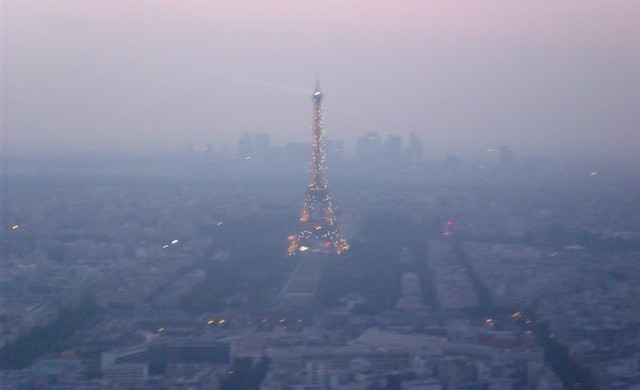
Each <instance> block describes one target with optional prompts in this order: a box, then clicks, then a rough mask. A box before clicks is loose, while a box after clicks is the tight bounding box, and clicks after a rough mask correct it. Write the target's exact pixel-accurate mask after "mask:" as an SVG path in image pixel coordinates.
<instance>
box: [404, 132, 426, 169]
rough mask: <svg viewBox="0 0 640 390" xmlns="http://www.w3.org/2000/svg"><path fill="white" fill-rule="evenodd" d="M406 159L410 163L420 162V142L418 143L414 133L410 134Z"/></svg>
mask: <svg viewBox="0 0 640 390" xmlns="http://www.w3.org/2000/svg"><path fill="white" fill-rule="evenodd" d="M407 157H408V158H409V161H411V162H420V161H422V141H420V139H419V138H418V136H417V135H416V132H415V131H412V132H411V138H409V146H408V147H407Z"/></svg>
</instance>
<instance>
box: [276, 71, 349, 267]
mask: <svg viewBox="0 0 640 390" xmlns="http://www.w3.org/2000/svg"><path fill="white" fill-rule="evenodd" d="M312 99H313V122H312V126H311V131H312V139H311V163H310V165H309V182H308V185H307V196H306V199H305V201H304V205H303V206H302V212H301V213H300V230H299V232H298V233H297V234H296V235H293V236H289V248H288V250H287V252H288V254H289V255H293V254H295V253H297V252H305V251H308V250H310V251H317V250H329V249H330V248H332V247H333V250H334V251H335V252H336V253H338V254H340V253H343V252H345V251H346V250H347V249H349V244H348V243H347V241H346V240H345V239H344V237H343V236H342V234H341V233H340V231H339V230H338V225H337V221H336V217H335V214H334V212H333V206H332V205H331V198H330V197H329V189H328V186H327V176H326V173H327V161H326V160H327V155H326V151H325V145H324V130H323V127H322V101H323V99H324V96H323V94H322V92H321V91H320V87H319V85H318V84H317V82H316V89H315V91H314V92H313V95H312Z"/></svg>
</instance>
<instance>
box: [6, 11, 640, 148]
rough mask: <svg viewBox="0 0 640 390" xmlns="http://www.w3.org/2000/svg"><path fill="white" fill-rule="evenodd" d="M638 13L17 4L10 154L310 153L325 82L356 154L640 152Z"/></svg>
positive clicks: (9, 24) (9, 81)
mask: <svg viewBox="0 0 640 390" xmlns="http://www.w3.org/2000/svg"><path fill="white" fill-rule="evenodd" d="M63 5H64V7H63ZM638 7H640V5H638V4H637V3H636V2H632V1H617V2H615V3H613V4H611V3H604V2H598V1H594V2H577V1H566V2H562V3H560V4H558V3H556V2H553V3H551V2H529V1H527V2H524V3H519V4H518V5H513V4H511V3H510V2H505V1H493V2H488V3H486V4H483V5H478V6H473V7H470V6H468V5H465V4H463V3H460V2H454V3H447V5H439V4H438V3H422V2H408V3H406V4H404V5H403V6H393V5H392V4H391V3H387V2H376V4H369V3H366V4H365V3H359V2H353V3H350V4H348V5H344V4H339V3H337V2H332V1H328V2H322V3H317V4H314V5H309V6H306V5H305V6H301V5H299V4H297V3H295V2H290V1H279V2H277V3H275V4H272V6H270V7H266V6H263V5H260V4H254V3H252V2H248V1H247V2H241V3H238V4H236V5H228V6H226V7H222V6H219V5H215V4H208V3H204V2H198V1H193V2H188V3H185V4H182V5H181V6H177V5H173V4H171V3H167V2H149V1H142V2H137V3H136V5H135V6H131V5H126V6H125V5H124V3H119V2H111V1H98V2H94V3H92V4H91V5H88V4H85V3H83V2H77V1H71V2H68V1H67V2H64V4H63V2H61V1H55V0H54V1H50V2H47V3H42V2H35V1H21V2H14V1H7V2H5V3H4V4H3V12H2V18H3V23H2V24H3V36H4V39H3V49H2V52H3V57H2V68H3V72H2V73H3V80H2V84H3V87H2V89H3V103H2V105H3V107H2V108H3V121H4V122H3V127H4V129H3V149H4V151H6V152H13V151H18V152H24V153H37V152H43V151H50V152H67V151H82V150H86V149H87V148H93V149H96V150H115V151H132V152H139V151H149V150H158V151H175V150H181V149H183V148H184V145H187V144H188V143H191V142H193V143H200V142H201V143H203V144H208V143H214V144H230V145H233V144H234V142H235V140H236V139H237V137H239V136H240V135H241V134H242V133H244V132H250V133H270V134H272V136H273V141H274V144H285V143H287V142H304V141H306V134H307V130H308V116H307V115H305V114H304V113H305V109H304V103H303V102H301V100H304V99H300V96H301V95H300V93H302V92H306V89H307V88H305V87H304V86H306V85H308V84H309V81H310V80H311V79H312V77H313V73H314V72H316V71H320V73H321V76H322V82H323V88H324V89H325V90H326V91H327V92H328V93H329V95H330V96H331V98H330V99H329V100H327V102H326V108H327V110H328V112H330V113H331V114H330V115H329V116H328V117H327V118H326V127H327V129H330V133H331V134H332V135H333V137H334V138H336V139H341V140H344V142H345V146H346V148H347V150H349V149H351V150H353V147H354V145H355V144H356V140H357V138H358V137H359V136H360V135H361V134H363V133H365V132H368V131H377V132H379V133H381V134H386V133H387V132H397V133H400V134H403V135H406V134H409V133H411V132H412V131H415V132H416V133H417V134H418V136H419V137H420V138H421V139H422V140H423V142H424V148H425V155H433V156H436V157H444V156H446V155H448V154H451V153H461V154H468V153H474V152H480V151H483V150H485V149H487V148H491V147H497V146H500V145H509V146H511V147H512V148H513V150H514V151H515V152H516V153H518V154H520V155H542V156H550V155H557V154H566V155H570V156H582V157H584V156H597V157H602V156H604V157H616V158H627V159H637V157H636V153H635V149H636V147H637V145H638V144H640V139H639V137H640V135H639V134H640V133H639V132H638V131H637V129H638V128H640V115H639V114H638V109H637V107H638V103H639V102H640V92H638V91H640V88H639V85H640V76H639V75H638V72H637V70H636V69H637V68H638V67H640V65H639V63H640V53H639V50H638V45H637V41H638V30H637V26H636V24H635V22H634V15H637V13H638ZM301 31H304V32H305V34H298V32H301Z"/></svg>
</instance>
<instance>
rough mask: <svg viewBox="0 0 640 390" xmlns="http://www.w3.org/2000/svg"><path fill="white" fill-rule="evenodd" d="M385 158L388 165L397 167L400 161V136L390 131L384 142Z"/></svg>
mask: <svg viewBox="0 0 640 390" xmlns="http://www.w3.org/2000/svg"><path fill="white" fill-rule="evenodd" d="M384 155H385V160H386V161H387V163H388V164H389V166H390V167H393V168H397V167H399V166H400V165H401V163H402V137H400V136H399V135H397V134H394V133H391V134H389V135H387V140H386V142H385V143H384Z"/></svg>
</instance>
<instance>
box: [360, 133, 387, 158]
mask: <svg viewBox="0 0 640 390" xmlns="http://www.w3.org/2000/svg"><path fill="white" fill-rule="evenodd" d="M382 150H383V149H382V138H381V137H380V135H379V134H378V132H377V131H369V132H367V133H366V134H365V135H363V136H362V137H360V138H358V143H357V145H356V158H357V159H358V162H361V163H364V164H367V165H368V166H370V165H371V164H375V163H376V162H379V161H380V158H381V157H382Z"/></svg>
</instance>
